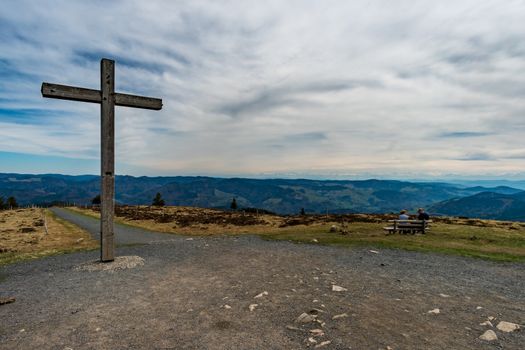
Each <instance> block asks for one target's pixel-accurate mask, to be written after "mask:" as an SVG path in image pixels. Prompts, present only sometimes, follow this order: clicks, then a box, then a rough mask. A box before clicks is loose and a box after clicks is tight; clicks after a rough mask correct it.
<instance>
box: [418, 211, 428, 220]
mask: <svg viewBox="0 0 525 350" xmlns="http://www.w3.org/2000/svg"><path fill="white" fill-rule="evenodd" d="M417 219H418V220H430V216H429V215H428V214H427V213H425V212H423V213H419V215H418V216H417Z"/></svg>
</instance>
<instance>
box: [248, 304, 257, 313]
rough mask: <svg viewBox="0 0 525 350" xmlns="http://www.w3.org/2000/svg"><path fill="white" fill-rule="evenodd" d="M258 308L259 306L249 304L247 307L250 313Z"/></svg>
mask: <svg viewBox="0 0 525 350" xmlns="http://www.w3.org/2000/svg"><path fill="white" fill-rule="evenodd" d="M257 306H259V304H250V306H248V308H249V309H250V311H253V310H255V308H256V307H257Z"/></svg>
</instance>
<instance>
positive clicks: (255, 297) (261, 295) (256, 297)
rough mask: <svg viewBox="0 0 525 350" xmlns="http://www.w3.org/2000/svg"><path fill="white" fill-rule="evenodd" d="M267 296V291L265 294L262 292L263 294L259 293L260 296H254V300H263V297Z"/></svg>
mask: <svg viewBox="0 0 525 350" xmlns="http://www.w3.org/2000/svg"><path fill="white" fill-rule="evenodd" d="M265 295H268V292H267V291H264V292H262V293H259V294H257V295H256V296H254V297H253V298H254V299H258V298H262V297H263V296H265Z"/></svg>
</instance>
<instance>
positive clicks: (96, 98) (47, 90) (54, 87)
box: [41, 83, 162, 111]
mask: <svg viewBox="0 0 525 350" xmlns="http://www.w3.org/2000/svg"><path fill="white" fill-rule="evenodd" d="M41 91H42V96H43V97H50V98H57V99H61V100H70V101H81V102H91V103H100V101H101V100H102V97H101V96H102V95H101V93H100V91H99V90H93V89H85V88H81V87H76V86H68V85H60V84H50V83H42V88H41ZM114 95H115V98H114V99H115V106H122V107H132V108H141V109H152V110H156V111H158V110H161V109H162V99H160V98H153V97H146V96H138V95H130V94H121V93H114Z"/></svg>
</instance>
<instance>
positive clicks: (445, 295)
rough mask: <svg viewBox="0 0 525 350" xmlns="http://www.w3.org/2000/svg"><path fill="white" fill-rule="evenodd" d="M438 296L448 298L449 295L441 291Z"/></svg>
mask: <svg viewBox="0 0 525 350" xmlns="http://www.w3.org/2000/svg"><path fill="white" fill-rule="evenodd" d="M439 296H440V297H442V298H450V295H448V294H443V293H439Z"/></svg>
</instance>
